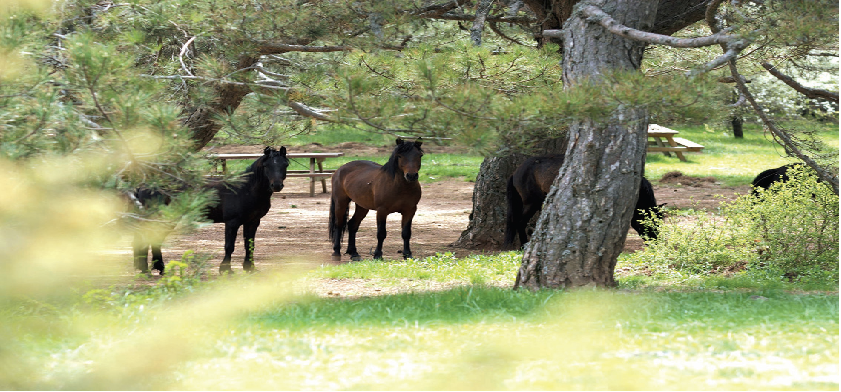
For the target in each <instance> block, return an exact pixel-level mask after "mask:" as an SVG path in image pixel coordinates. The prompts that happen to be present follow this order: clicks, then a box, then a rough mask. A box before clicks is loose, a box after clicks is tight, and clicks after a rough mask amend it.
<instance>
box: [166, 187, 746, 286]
mask: <svg viewBox="0 0 841 392" xmlns="http://www.w3.org/2000/svg"><path fill="white" fill-rule="evenodd" d="M422 186H423V197H422V198H421V201H420V203H419V205H418V212H417V215H416V216H415V219H414V223H413V226H412V251H413V253H414V256H415V257H418V258H423V257H427V256H433V255H435V254H436V253H439V252H441V253H443V252H453V253H455V254H456V256H458V257H464V256H468V255H471V254H490V253H495V251H493V250H473V249H463V248H454V247H451V246H450V244H451V243H453V242H454V241H455V240H456V239H458V237H459V235H460V234H461V232H462V230H464V228H466V227H467V223H468V219H469V214H470V212H471V211H472V208H473V205H472V195H473V183H472V182H467V181H463V180H444V181H437V182H433V183H426V184H422ZM329 187H330V184H329V182H328V190H329ZM316 189H317V190H318V189H320V186H317V187H316ZM747 192H749V187H748V186H747V185H745V186H741V187H724V186H722V185H721V184H720V183H715V182H709V181H699V182H697V183H696V185H694V186H683V185H682V183H681V185H677V184H675V185H672V184H670V183H666V184H662V183H661V184H659V185H657V186H655V187H654V194H655V196H656V197H657V201H658V203H666V204H667V206H668V207H670V208H710V209H711V208H715V207H717V206H718V205H719V203H720V202H721V201H722V200H732V199H734V198H735V197H737V196H738V194H744V193H747ZM329 206H330V194H329V193H317V194H316V195H315V196H314V197H310V196H309V179H305V178H291V179H288V180H287V181H286V187H285V188H284V190H283V191H282V192H280V193H277V194H275V195H274V197H273V198H272V209H271V210H270V211H269V213H268V214H267V215H266V216H265V217H264V218H263V220H262V221H261V224H260V228H259V230H258V231H257V239H256V246H255V248H256V249H255V263H256V267H257V269H258V270H260V269H263V270H265V269H271V268H274V267H276V266H279V265H283V264H286V263H295V262H315V263H318V264H330V263H334V262H333V261H332V258H331V254H332V245H331V243H330V242H329V241H328V239H327V237H328V233H327V216H328V212H329ZM387 228H388V237H387V238H386V240H385V244H384V246H383V252H384V257H385V259H387V260H388V259H392V260H399V259H401V258H402V255H401V254H400V253H398V251H399V250H401V249H402V240H401V239H400V215H399V214H391V215H390V216H389V218H388V223H387ZM357 244H358V246H359V249H360V253H362V254H363V255H365V254H370V253H372V250H373V247H374V246H375V245H376V219H374V215H371V214H369V216H368V217H366V219H365V220H364V221H363V222H362V226H361V227H360V230H359V233H358V235H357ZM642 246H643V243H642V239H640V237H639V236H638V235H637V234H636V232H635V231H633V230H631V231H630V232H629V233H628V240H627V241H626V244H625V251H626V252H633V251H636V250H639V249H641V248H642ZM223 248H224V225H222V224H213V225H210V226H207V227H205V228H202V229H200V230H198V231H197V232H195V233H192V234H189V235H183V236H175V235H173V236H172V237H171V238H170V239H169V240H168V244H166V245H165V249H164V257H165V258H166V259H167V260H178V259H180V258H181V254H183V252H184V251H186V250H195V251H197V252H202V253H209V254H210V255H211V256H212V260H213V262H214V265H215V264H216V263H218V261H220V260H221V259H222V257H223V256H224V250H223ZM343 250H344V249H343ZM233 257H234V260H233V261H234V268H237V267H238V266H239V265H240V264H241V262H242V258H243V257H244V250H243V244H242V237H241V233H240V237H239V238H238V240H237V244H236V250H235V252H234V256H233ZM342 262H347V256H346V255H345V256H343V258H342Z"/></svg>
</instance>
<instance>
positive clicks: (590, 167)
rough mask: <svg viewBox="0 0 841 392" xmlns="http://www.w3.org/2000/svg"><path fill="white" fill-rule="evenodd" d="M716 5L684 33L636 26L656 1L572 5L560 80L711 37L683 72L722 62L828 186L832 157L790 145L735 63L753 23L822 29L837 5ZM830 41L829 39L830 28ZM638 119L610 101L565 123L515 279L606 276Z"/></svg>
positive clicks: (617, 247) (639, 150)
mask: <svg viewBox="0 0 841 392" xmlns="http://www.w3.org/2000/svg"><path fill="white" fill-rule="evenodd" d="M721 3H722V2H721V1H713V2H710V4H709V5H708V6H707V11H706V13H705V19H706V22H707V23H708V24H709V25H710V28H711V30H712V32H713V34H712V35H709V36H707V37H702V38H697V39H691V40H679V39H674V38H671V37H668V36H659V35H654V34H650V33H647V32H645V31H644V30H648V29H650V26H653V25H654V24H655V23H656V22H655V19H653V18H651V15H654V14H657V13H658V12H657V11H656V10H657V7H658V2H656V1H653V2H646V1H636V2H621V1H585V2H582V3H579V4H578V5H577V6H576V8H575V11H574V12H573V16H572V17H571V18H570V19H569V20H568V21H567V24H566V25H565V27H564V29H563V37H564V60H563V66H564V82H565V88H575V87H577V85H579V84H582V83H589V82H591V81H594V80H595V82H596V83H600V82H603V81H604V77H603V76H602V75H605V74H610V73H612V72H615V71H617V70H631V71H633V70H637V69H639V67H640V64H641V63H642V58H643V47H644V45H645V44H646V43H657V44H664V45H670V46H676V47H681V46H683V47H686V46H710V45H720V46H721V47H722V48H723V50H724V54H723V55H721V56H719V57H717V58H716V59H714V60H712V61H710V62H707V63H706V64H702V65H700V66H699V67H697V68H696V69H695V70H693V71H692V72H690V73H689V75H690V76H696V77H697V76H698V75H701V74H703V73H706V72H709V71H712V70H714V69H715V68H716V67H718V66H720V65H722V64H725V63H729V69H730V72H731V74H732V76H733V78H734V80H735V81H736V83H737V85H738V86H739V90H740V92H741V93H742V94H743V95H745V97H746V98H747V100H748V101H749V102H751V105H752V106H753V107H754V108H755V109H756V111H757V113H758V114H759V115H760V116H761V117H762V119H763V122H764V123H765V125H766V126H767V127H768V128H769V130H770V131H771V132H772V133H773V135H774V136H775V137H777V138H779V139H780V140H781V142H782V144H783V145H784V146H785V147H786V148H787V150H788V151H790V152H791V153H792V154H793V155H796V156H797V157H798V158H800V159H801V160H803V161H804V162H806V163H807V164H808V165H809V166H810V167H812V168H813V169H815V170H816V171H817V172H818V173H819V175H820V176H821V178H823V179H825V180H826V181H827V182H829V183H830V184H831V185H832V186H833V188H834V189H835V192H836V193H837V162H836V163H835V167H834V173H833V172H832V169H833V168H831V167H829V168H827V167H822V166H821V165H820V164H819V163H818V162H816V160H815V159H812V157H811V156H810V155H809V154H808V153H807V152H805V151H804V150H803V149H801V148H800V146H802V145H800V146H799V145H798V144H797V143H796V142H795V141H794V140H793V139H792V138H791V137H790V135H791V133H790V132H785V131H783V130H781V129H779V128H777V127H776V126H775V124H774V122H773V121H772V120H771V119H770V118H769V117H768V116H767V115H766V114H765V113H764V112H763V111H762V108H761V107H760V106H759V105H758V104H757V103H756V101H755V100H754V99H753V98H752V96H751V94H750V91H749V90H748V89H747V87H746V85H745V83H744V79H743V77H742V76H741V75H740V74H739V72H738V69H737V67H736V58H737V56H738V55H739V54H740V53H741V52H742V51H743V50H744V49H745V48H747V47H748V45H749V44H750V43H751V42H756V40H757V39H758V38H759V37H761V36H762V34H763V33H764V34H771V33H772V30H770V29H768V28H767V27H766V28H765V29H763V28H762V26H770V25H788V23H789V21H793V20H794V18H796V19H797V20H802V17H803V16H804V14H809V13H810V12H814V14H810V16H812V17H814V18H816V19H817V20H822V21H823V22H824V23H823V24H821V27H820V28H819V29H823V28H825V27H826V26H835V27H834V28H833V29H832V30H836V29H837V7H833V6H832V5H830V4H829V3H826V4H823V7H815V4H814V3H813V2H799V3H798V2H786V3H785V4H776V2H762V3H761V4H747V3H745V4H739V5H736V6H733V7H734V8H735V9H736V10H737V11H739V10H743V9H744V10H747V11H754V8H755V9H756V10H759V11H758V12H754V13H753V17H751V16H743V15H742V14H740V13H737V12H731V13H727V9H725V11H724V12H723V15H724V16H726V17H733V19H738V20H739V21H740V22H741V24H740V25H733V26H729V27H728V28H727V29H726V30H725V29H722V28H721V27H720V26H719V24H718V23H719V22H718V21H719V20H720V19H726V18H716V15H717V14H718V12H719V11H718V10H719V7H721V5H722V4H721ZM795 3H797V4H795ZM774 6H777V7H776V8H775V7H774ZM833 8H834V11H835V15H832V14H831V12H830V15H829V16H830V18H827V17H826V15H825V14H824V13H825V12H827V11H832V10H833ZM818 10H820V11H818ZM606 11H607V12H606ZM608 12H609V13H608ZM611 14H612V15H613V16H611ZM734 15H739V17H738V18H736V17H735V16H734ZM760 17H766V18H773V20H774V21H775V22H776V23H773V24H771V23H769V22H770V21H769V20H768V19H765V20H762V19H761V18H760ZM620 18H621V19H620ZM789 18H791V19H789ZM641 30H643V31H641ZM804 31H805V30H802V29H801V30H799V31H798V32H797V34H803V33H804ZM809 31H811V32H814V30H809ZM608 33H610V34H608ZM737 34H741V35H737ZM819 35H820V36H822V37H825V38H828V37H833V36H831V35H828V34H826V32H825V31H823V32H821V31H819ZM828 39H830V40H832V39H833V38H828ZM834 39H835V43H836V45H837V36H834ZM625 102H627V101H625ZM647 125H648V113H647V112H646V110H645V108H644V107H643V106H641V105H638V104H630V103H629V104H624V105H619V106H617V107H616V109H615V111H614V113H613V115H612V116H610V117H609V118H607V119H599V120H595V118H594V117H590V118H589V119H585V120H582V121H579V122H576V123H573V125H572V126H571V128H570V145H569V147H568V148H567V161H566V162H565V164H564V166H563V167H562V168H561V172H560V173H559V175H558V178H557V179H556V181H555V184H554V185H553V189H552V191H551V192H550V194H549V195H548V197H547V202H546V207H545V208H544V210H543V211H544V212H543V213H542V214H541V217H540V219H539V220H538V223H537V228H536V231H535V236H534V237H533V239H532V240H531V241H530V242H529V243H528V245H527V247H526V250H525V253H524V256H523V266H522V267H521V269H520V273H519V275H518V279H517V284H516V285H517V286H524V287H532V288H536V287H571V286H572V287H574V286H582V285H598V286H612V285H614V284H615V283H614V281H613V268H614V266H615V263H616V257H617V256H618V253H619V252H620V251H621V247H622V245H623V243H624V240H625V235H626V233H627V227H628V224H629V219H630V213H631V211H630V208H632V207H630V205H629V204H631V202H633V200H630V201H628V200H622V195H623V194H626V195H627V194H635V193H636V192H637V189H636V186H635V185H636V184H638V183H639V177H640V175H641V172H642V162H643V160H642V159H641V158H644V156H645V142H646V128H647ZM629 207H630V208H629Z"/></svg>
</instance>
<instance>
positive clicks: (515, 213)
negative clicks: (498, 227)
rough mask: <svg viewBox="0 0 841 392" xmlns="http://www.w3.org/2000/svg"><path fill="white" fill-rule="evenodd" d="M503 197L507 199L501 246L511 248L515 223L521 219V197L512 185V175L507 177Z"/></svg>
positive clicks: (515, 230) (514, 233)
mask: <svg viewBox="0 0 841 392" xmlns="http://www.w3.org/2000/svg"><path fill="white" fill-rule="evenodd" d="M505 199H506V200H507V201H508V212H507V213H506V214H505V237H504V239H503V241H502V246H503V247H505V248H506V249H512V248H513V247H514V237H516V236H517V225H518V224H519V222H520V221H521V220H523V199H522V198H521V197H520V192H517V187H515V186H514V176H511V177H510V178H508V185H507V188H506V192H505Z"/></svg>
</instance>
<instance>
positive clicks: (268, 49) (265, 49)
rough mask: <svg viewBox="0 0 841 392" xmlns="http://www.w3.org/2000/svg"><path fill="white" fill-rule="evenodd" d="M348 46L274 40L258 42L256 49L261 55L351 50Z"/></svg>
mask: <svg viewBox="0 0 841 392" xmlns="http://www.w3.org/2000/svg"><path fill="white" fill-rule="evenodd" d="M351 50H353V48H351V47H350V46H309V45H292V44H281V43H275V42H260V43H258V45H257V51H258V52H259V53H260V54H261V55H269V54H280V53H288V52H308V53H324V52H343V51H351Z"/></svg>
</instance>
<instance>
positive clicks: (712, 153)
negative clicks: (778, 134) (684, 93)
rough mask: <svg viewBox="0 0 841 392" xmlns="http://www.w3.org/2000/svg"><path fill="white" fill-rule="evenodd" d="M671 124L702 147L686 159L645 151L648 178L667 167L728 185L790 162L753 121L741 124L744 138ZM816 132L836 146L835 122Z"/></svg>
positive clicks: (685, 137) (653, 176) (825, 140)
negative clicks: (683, 160)
mask: <svg viewBox="0 0 841 392" xmlns="http://www.w3.org/2000/svg"><path fill="white" fill-rule="evenodd" d="M811 126H819V124H812V125H811ZM800 127H803V125H800ZM671 128H673V129H675V130H677V131H680V134H679V136H680V137H682V138H684V139H688V140H691V141H693V142H695V143H698V144H701V145H703V146H704V151H703V152H702V153H687V154H684V156H685V157H687V162H681V161H680V160H678V158H677V157H676V156H674V154H673V155H672V156H671V157H666V156H665V155H663V154H662V153H651V154H648V156H647V159H646V163H645V174H646V177H647V178H648V179H650V180H659V179H660V178H661V177H662V176H663V174H665V173H667V172H670V171H680V172H681V173H683V174H684V175H688V176H696V177H709V176H712V177H715V178H716V179H717V180H719V181H721V182H723V183H724V184H725V185H728V186H735V185H744V184H750V182H751V181H753V179H754V177H756V175H757V174H759V173H760V172H762V171H763V170H766V169H770V168H774V167H779V166H782V165H784V164H786V163H791V162H794V160H793V159H792V158H788V157H786V156H785V152H784V150H783V148H782V147H781V146H779V145H778V144H777V143H776V142H774V141H773V139H772V138H771V136H770V135H766V134H765V133H764V132H763V130H762V129H761V128H760V127H759V126H757V125H755V124H746V125H745V132H744V136H745V137H744V139H736V138H734V137H733V136H732V134H726V133H724V132H722V131H711V130H707V129H705V128H704V127H703V126H673V127H671ZM819 135H820V139H821V140H822V141H824V142H825V143H827V144H829V145H831V146H835V147H836V148H837V146H838V125H837V124H835V125H823V126H821V128H820V133H819Z"/></svg>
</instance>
